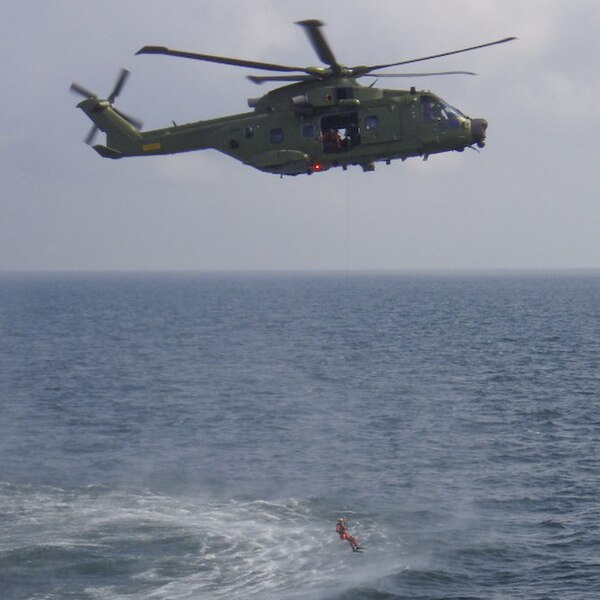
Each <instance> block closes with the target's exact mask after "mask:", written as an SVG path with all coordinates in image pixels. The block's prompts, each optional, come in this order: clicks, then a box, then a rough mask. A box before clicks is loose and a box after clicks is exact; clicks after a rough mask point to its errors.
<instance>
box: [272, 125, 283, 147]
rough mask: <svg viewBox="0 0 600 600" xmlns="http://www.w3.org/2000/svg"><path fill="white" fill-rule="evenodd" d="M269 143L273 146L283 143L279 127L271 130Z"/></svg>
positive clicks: (281, 130) (281, 131)
mask: <svg viewBox="0 0 600 600" xmlns="http://www.w3.org/2000/svg"><path fill="white" fill-rule="evenodd" d="M271 142H272V143H273V144H281V142H283V129H281V127H277V128H276V129H271Z"/></svg>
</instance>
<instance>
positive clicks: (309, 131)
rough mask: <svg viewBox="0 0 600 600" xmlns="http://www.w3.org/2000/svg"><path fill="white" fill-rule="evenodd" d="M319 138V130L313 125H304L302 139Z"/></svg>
mask: <svg viewBox="0 0 600 600" xmlns="http://www.w3.org/2000/svg"><path fill="white" fill-rule="evenodd" d="M316 136H317V128H316V127H315V126H314V125H313V123H308V124H306V125H302V139H304V140H313V139H314V138H315V137H316Z"/></svg>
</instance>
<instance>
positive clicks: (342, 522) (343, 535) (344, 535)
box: [335, 517, 359, 552]
mask: <svg viewBox="0 0 600 600" xmlns="http://www.w3.org/2000/svg"><path fill="white" fill-rule="evenodd" d="M335 530H336V532H337V533H338V535H339V536H340V540H348V543H349V544H350V546H351V547H352V551H353V552H356V551H357V550H358V549H359V545H358V541H357V539H356V538H355V537H354V536H353V535H350V532H349V531H348V529H347V528H346V519H344V517H340V518H339V519H338V520H337V525H336V526H335Z"/></svg>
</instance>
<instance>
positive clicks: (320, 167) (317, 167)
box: [312, 163, 323, 171]
mask: <svg viewBox="0 0 600 600" xmlns="http://www.w3.org/2000/svg"><path fill="white" fill-rule="evenodd" d="M312 170H313V171H322V170H323V165H322V164H321V163H315V164H314V165H313V166H312Z"/></svg>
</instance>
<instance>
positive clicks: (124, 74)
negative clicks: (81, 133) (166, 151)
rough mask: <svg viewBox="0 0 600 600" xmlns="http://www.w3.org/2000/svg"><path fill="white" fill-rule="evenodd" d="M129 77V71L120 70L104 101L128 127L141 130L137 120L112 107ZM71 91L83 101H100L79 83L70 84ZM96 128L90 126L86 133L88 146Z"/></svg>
mask: <svg viewBox="0 0 600 600" xmlns="http://www.w3.org/2000/svg"><path fill="white" fill-rule="evenodd" d="M128 77H129V71H128V70H127V69H121V72H120V74H119V77H118V79H117V81H116V83H115V86H114V87H113V90H112V92H111V93H110V94H109V95H108V97H107V98H106V101H107V102H108V104H109V105H110V107H111V108H112V109H113V110H114V111H115V112H116V113H117V114H118V115H119V116H120V117H122V118H123V119H125V120H126V121H127V122H128V123H129V124H130V125H132V126H133V127H135V128H136V129H141V128H142V122H141V121H140V120H138V119H135V118H134V117H131V116H129V115H127V114H125V113H124V112H121V111H120V110H118V109H117V108H115V107H114V105H113V104H114V101H115V100H116V98H117V97H118V96H119V94H120V93H121V91H122V90H123V86H124V85H125V82H126V81H127V78H128ZM70 89H71V91H72V92H74V93H75V94H78V95H80V96H83V97H84V98H85V99H87V100H97V101H100V99H99V98H98V96H97V95H96V94H94V92H90V90H88V89H87V88H85V87H83V86H82V85H80V84H79V83H76V82H73V83H72V84H71V88H70ZM98 130H99V128H98V126H97V125H94V126H92V128H91V129H90V132H89V133H88V135H87V136H86V138H85V143H86V144H88V145H90V146H91V145H92V143H93V141H94V138H95V137H96V134H97V133H98Z"/></svg>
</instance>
